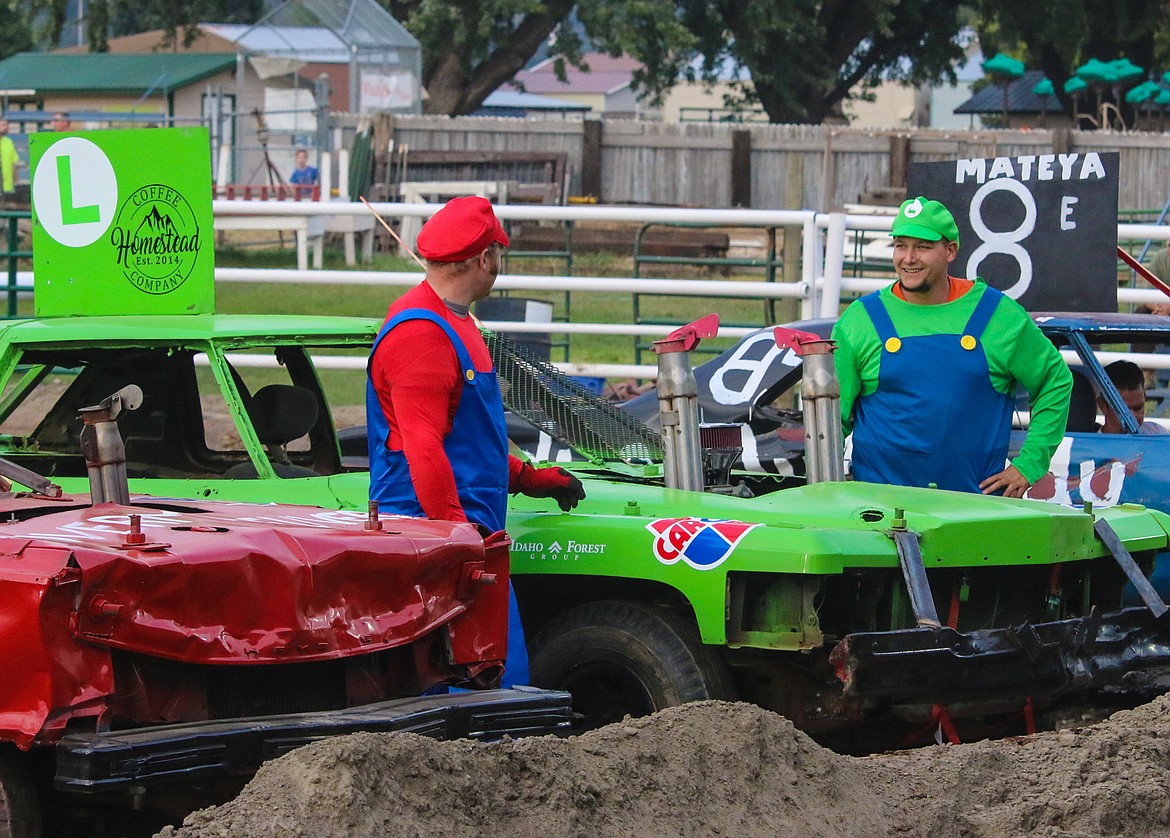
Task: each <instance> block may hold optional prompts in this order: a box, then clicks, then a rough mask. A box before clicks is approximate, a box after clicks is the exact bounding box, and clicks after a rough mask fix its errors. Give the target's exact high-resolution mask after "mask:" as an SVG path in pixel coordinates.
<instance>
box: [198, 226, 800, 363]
mask: <svg viewBox="0 0 1170 838" xmlns="http://www.w3.org/2000/svg"><path fill="white" fill-rule="evenodd" d="M291 258H292V254H291V251H288V250H279V249H271V248H270V249H264V250H242V249H232V250H223V251H218V252H217V253H216V264H217V265H219V266H220V267H239V268H282V267H283V268H287V267H290V261H291ZM325 267H326V268H330V269H344V268H345V263H344V260H343V259H342V256H341V252H340V251H339V250H336V251H335V250H331V249H326V251H325ZM360 267H361V268H362V269H363V270H383V271H417V270H419V268H418V266H417V265H416V264H415V263H414V262H413V261H412V260H410V259H406V258H402V257H397V256H387V255H384V254H376V255H375V257H374V262H373V264H368V265H361V266H360ZM673 268H674V266H660V267H658V269H657V271H656V274H657V275H659V276H673V277H679V278H695V279H719V278H725V279H728V280H754V281H762V280H763V277H762V274H756V275H750V274H745V275H733V276H727V277H720V276H719V275H718V274H715V273H713V272H711V271H709V270H707V269H702V268H688V267H686V266H681V265H680V266H678V267H677V269H673ZM504 271H505V272H506V273H511V274H530V275H540V276H558V275H563V274H564V272H565V266H564V260H556V259H544V258H542V259H535V258H521V257H512V258H510V259H509V260H508V262H507V264H506V265H505V267H504ZM644 273H646V274H650V272H649V271H646V272H644ZM573 274H574V275H576V276H614V277H628V276H632V274H633V264H632V260H631V259H629V258H621V257H617V256H612V255H608V254H581V255H578V256H575V257H574V260H573ZM420 279H421V276H420ZM406 290H407V289H406V288H401V287H377V286H365V285H347V286H326V285H301V284H296V285H292V284H277V283H238V282H230V283H228V282H225V283H220V284H219V285H218V286H217V287H216V309H217V310H218V311H223V312H238V313H275V314H301V313H308V312H312V313H314V314H338V315H347V316H359V317H375V318H380V317H382V316H383V315H384V314H385V313H386V309H387V307H388V306H389V305H390V303H391V302H393V301H394V300H395V299H397V298H398V296H399V295H400V294H402V293H403V292H405V291H406ZM510 296H515V297H523V298H528V299H537V300H545V301H547V302H550V303H552V304H553V318H554V320H565V319H566V316H568V317H569V318H571V320H572V321H573V322H577V323H632V322H633V321H634V303H633V296H632V295H631V294H627V293H599V292H584V291H577V292H574V293H573V294H572V295H571V298H570V296H569V295H567V294H566V293H564V292H561V291H547V292H541V291H513V292H510ZM640 310H641V316H642V319H643V320H649V321H662V322H672V323H675V322H676V323H686V322H690V321H692V320H695V319H697V318H699V317H702V316H703V315H705V314H710V313H712V312H716V313H718V314H719V316H720V320H721V322H722V323H724V324H725V325H751V326H764V325H767V324H766V323H765V321H764V313H765V309H764V303H763V302H762V301H760V300H745V299H737V298H732V297H728V298H714V297H701V298H700V297H665V296H646V295H643V296H642V297H641V300H640ZM798 313H799V304H798V302H797V301H796V300H790V299H785V300H778V301H777V302H776V320H777V322H781V323H782V322H786V321H788V320H793V319H796V317H797V316H798ZM564 338H565V336H559V337H558V336H557V335H555V333H554V335H553V341H554V344H556V345H554V347H553V350H552V359H553V360H554V361H560V360H571V361H573V362H575V363H595V364H630V363H635V357H636V356H635V343H636V340H635V338H634V337H631V336H609V335H573V336H571V338H570V339H569V341H568V357H567V358H566V357H565V350H564V348H563V344H564V342H565V340H564ZM649 340H650V338H649V337H646V338H643V339H642V341H643V343H645V342H647V341H649ZM734 342H735V341H734V340H732V339H716V340H711V341H705V342H704V343H703V346H702V347H701V348H702V349H703V350H718V351H722V349H724V348H726V347H728V346H730V345H732V344H733V343H734ZM639 362H640V363H653V355H652V354H648V353H643V354H642V357H641V359H640V361H639Z"/></svg>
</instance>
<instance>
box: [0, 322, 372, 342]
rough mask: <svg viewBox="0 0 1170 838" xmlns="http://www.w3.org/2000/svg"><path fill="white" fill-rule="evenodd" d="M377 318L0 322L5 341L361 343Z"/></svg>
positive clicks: (369, 339) (367, 340)
mask: <svg viewBox="0 0 1170 838" xmlns="http://www.w3.org/2000/svg"><path fill="white" fill-rule="evenodd" d="M378 326H379V322H378V321H376V320H369V319H366V318H359V317H318V316H289V315H283V314H281V315H276V314H186V315H177V314H160V315H116V316H114V315H111V316H99V317H39V318H32V319H28V320H12V321H8V322H4V323H0V337H2V338H3V339H4V340H6V341H8V342H10V343H17V344H22V345H32V344H54V345H62V344H77V343H85V344H90V345H92V344H98V343H105V344H120V343H133V344H146V345H178V344H183V343H186V342H193V343H231V344H232V345H234V346H243V345H248V344H268V343H287V342H307V343H364V344H368V343H369V342H370V341H371V340H372V339H373V337H374V335H375V334H377V331H378Z"/></svg>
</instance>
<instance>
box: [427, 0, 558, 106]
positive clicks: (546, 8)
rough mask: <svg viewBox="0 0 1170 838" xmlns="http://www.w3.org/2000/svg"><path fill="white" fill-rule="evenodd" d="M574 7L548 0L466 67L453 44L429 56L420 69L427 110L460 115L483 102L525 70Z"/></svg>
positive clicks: (460, 47) (459, 48) (458, 46)
mask: <svg viewBox="0 0 1170 838" xmlns="http://www.w3.org/2000/svg"><path fill="white" fill-rule="evenodd" d="M572 8H573V3H572V2H571V0H548V2H546V3H545V4H544V5H543V7H542V9H541V10H540V11H539V12H534V13H532V14H530V15H527V16H525V18H524V19H523V20H522V21H521V22H520V25H519V26H517V27H516V29H515V30H514V31H513V33H512V35H511V37H510V38H508V40H507V41H505V42H503V43H500V44H498V45H496V48H495V49H494V50H493V51H492V52H491V54H490V55H488V57H487V58H486V59H485V60H484V61H483V62H482V63H480V64H479V65H477V66H475V67H472V68H465V67H464V65H463V64H462V62H461V60H460V56H461V54H464V48H463V47H462V46H461V45H459V44H452V45H451V48H450V49H449V50H447V51H446V52H444V53H442V54H440V55H436V56H432V60H431V62H429V64H428V66H427V67H424V68H423V84H424V86H425V87H426V90H427V100H426V102H425V103H424V104H423V110H424V111H425V112H426V113H436V114H447V115H449V116H463V115H465V114H469V113H472V112H473V111H475V109H476V108H478V107H479V106H480V105H482V104H483V100H484V99H486V98H487V97H488V96H489V95H490V94H491V92H492V91H493V90H495V89H496V88H498V87H499V86H500V85H502V84H504V83H505V82H507V81H510V80H511V79H513V78H514V77H515V76H516V74H517V73H518V72H520V71H521V70H523V69H524V65H525V64H526V63H527V62H528V59H530V58H532V56H533V55H534V54H535V53H536V50H537V49H539V48H540V45H541V44H542V43H544V41H545V40H546V39H547V38H548V36H549V35H551V34H552V32H553V30H554V29H556V27H557V25H558V24H560V22H561V21H562V20H564V19H565V18H566V17H567V16H568V14H569V11H570V10H571V9H572Z"/></svg>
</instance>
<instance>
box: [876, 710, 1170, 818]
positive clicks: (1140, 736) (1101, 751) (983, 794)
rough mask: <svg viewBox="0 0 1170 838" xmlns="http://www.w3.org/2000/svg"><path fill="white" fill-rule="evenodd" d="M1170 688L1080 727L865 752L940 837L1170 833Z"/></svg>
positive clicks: (903, 802)
mask: <svg viewBox="0 0 1170 838" xmlns="http://www.w3.org/2000/svg"><path fill="white" fill-rule="evenodd" d="M1168 734H1170V697H1167V696H1162V697H1160V698H1158V699H1156V700H1154V701H1153V702H1151V703H1150V704H1147V705H1144V706H1142V707H1139V708H1137V709H1136V710H1129V711H1124V712H1120V713H1115V714H1114V715H1113V716H1111V717H1110V718H1109V719H1107V720H1106V721H1104V722H1102V723H1100V724H1097V725H1092V726H1089V727H1085V728H1082V729H1079V730H1075V731H1074V730H1062V731H1057V732H1053V733H1040V734H1037V735H1035V736H1030V737H1019V738H1014V739H1007V740H999V741H989V742H975V743H972V744H969V745H958V746H954V747H933V748H928V749H922V750H917V751H907V752H903V753H898V754H887V755H881V756H876V757H869V758H865V759H862V760H860V762H862V763H868V764H869V766H870V767H871V769H873V770H874V774H873V777H874V783H875V785H876V786H878V787H879V788H881V794H882V796H883V797H886V798H887V799H890V800H898V801H899V802H900V803H899V808H900V810H901V813H902V814H901V818H900V821H901V822H900V824H899V826H900V828H901V829H903V830H905V832H906V834H914V835H922V836H931V837H932V838H949V837H950V836H956V838H957V836H963V838H983V837H984V836H986V838H992V836H995V838H1000V836H1004V835H1034V836H1046V838H1056V836H1060V838H1074V836H1075V837H1076V838H1080V837H1081V836H1104V835H1126V836H1137V835H1141V836H1170V736H1168Z"/></svg>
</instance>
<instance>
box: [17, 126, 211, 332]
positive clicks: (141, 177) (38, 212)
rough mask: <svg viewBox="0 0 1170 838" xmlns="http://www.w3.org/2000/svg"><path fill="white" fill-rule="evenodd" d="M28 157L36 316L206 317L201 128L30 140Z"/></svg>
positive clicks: (205, 174)
mask: <svg viewBox="0 0 1170 838" xmlns="http://www.w3.org/2000/svg"><path fill="white" fill-rule="evenodd" d="M29 154H30V157H31V165H32V172H33V175H32V211H33V277H34V288H35V292H34V296H35V308H36V313H37V315H38V316H54V315H57V316H60V315H79V314H91V315H92V314H182V313H189V314H199V313H204V312H210V311H212V310H213V308H214V286H213V280H214V276H213V269H214V264H213V248H212V228H211V223H212V221H211V153H210V145H209V140H208V134H207V130H206V129H205V128H156V129H139V130H111V131H82V132H76V133H68V134H60V133H37V134H33V135H32V136H31V137H29Z"/></svg>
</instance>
